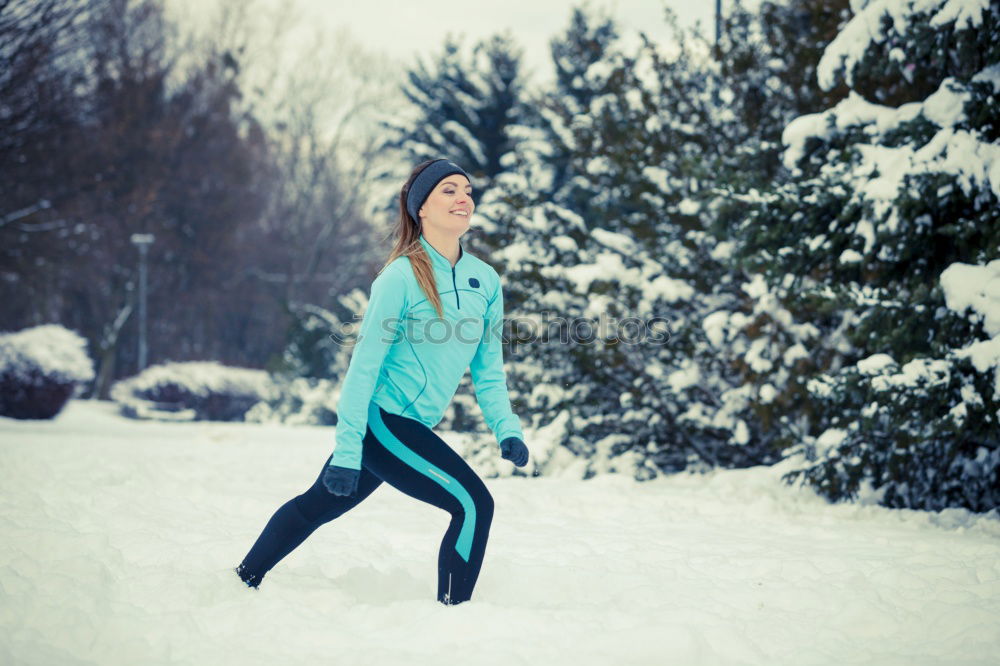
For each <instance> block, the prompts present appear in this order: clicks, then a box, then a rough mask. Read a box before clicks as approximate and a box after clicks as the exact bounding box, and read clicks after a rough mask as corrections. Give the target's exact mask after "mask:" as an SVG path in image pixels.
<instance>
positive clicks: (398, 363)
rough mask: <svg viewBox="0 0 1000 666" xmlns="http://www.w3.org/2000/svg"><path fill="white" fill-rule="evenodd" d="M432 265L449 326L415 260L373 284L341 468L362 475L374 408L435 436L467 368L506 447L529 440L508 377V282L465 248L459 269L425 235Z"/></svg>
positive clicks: (340, 442)
mask: <svg viewBox="0 0 1000 666" xmlns="http://www.w3.org/2000/svg"><path fill="white" fill-rule="evenodd" d="M420 243H421V244H422V245H423V246H424V249H425V250H426V251H427V254H428V255H429V256H430V259H431V265H432V266H433V268H434V278H435V280H436V282H437V290H438V293H439V294H440V296H441V306H442V309H443V310H444V318H443V319H441V318H439V317H438V315H437V312H436V311H435V310H434V306H433V305H432V304H431V302H430V301H428V300H427V297H426V295H425V294H424V292H423V290H422V289H421V288H420V285H419V284H418V283H417V279H416V276H415V275H414V274H413V269H412V267H411V266H410V259H409V257H397V258H396V259H395V260H393V261H392V263H390V264H389V265H388V266H386V267H385V269H384V270H383V271H382V272H381V273H379V275H378V277H376V278H375V280H374V281H373V282H372V287H371V295H370V296H369V299H368V308H367V310H366V311H365V315H364V319H363V320H362V322H361V328H360V330H359V334H358V339H357V342H356V344H355V347H354V351H353V353H352V355H351V362H350V365H349V367H348V369H347V374H346V375H345V377H344V381H343V383H342V385H341V389H340V401H339V402H338V404H337V433H336V440H337V441H336V446H335V448H334V452H333V457H332V458H331V459H330V464H331V465H337V466H339V467H349V468H351V469H361V442H362V439H363V438H364V436H365V429H366V426H367V424H368V407H369V403H370V402H372V401H374V402H375V403H376V404H377V405H379V406H381V407H382V408H383V409H385V411H387V412H389V413H391V414H398V415H400V416H406V417H409V418H412V419H415V420H417V421H419V422H420V423H423V424H424V425H425V426H427V427H428V428H433V427H434V426H435V425H437V424H438V423H439V422H440V421H441V418H442V417H443V416H444V412H445V409H446V408H447V406H448V404H449V403H450V402H451V399H452V397H454V395H455V391H456V390H457V389H458V384H459V382H460V381H461V379H462V377H463V376H464V375H465V371H466V369H468V370H469V371H470V372H471V373H472V384H473V387H474V389H475V393H476V400H477V402H478V403H479V407H480V409H482V412H483V417H484V418H485V419H486V425H488V426H489V428H490V430H491V431H492V432H493V435H494V436H495V437H496V439H497V441H498V442H501V441H503V440H504V439H505V438H507V437H519V438H521V439H522V440H523V439H524V434H523V432H522V431H521V424H520V422H519V421H518V418H517V416H515V415H514V412H513V411H512V410H511V407H510V397H509V395H508V393H507V376H506V373H505V372H504V368H503V348H502V344H501V343H502V332H503V291H502V289H501V287H500V276H499V275H497V272H496V271H495V270H493V268H492V267H491V266H490V265H489V264H487V263H486V262H484V261H482V260H481V259H479V258H477V257H474V256H472V255H471V254H469V253H467V252H465V250H464V248H462V246H461V243H460V244H459V252H460V254H459V258H458V261H457V262H456V263H455V265H454V266H452V265H451V262H450V261H448V259H447V258H446V257H445V256H444V255H442V254H441V253H440V252H438V251H437V250H436V249H434V246H432V245H431V244H430V243H428V242H427V240H426V239H425V238H424V237H423V235H421V236H420Z"/></svg>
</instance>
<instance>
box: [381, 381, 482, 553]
mask: <svg viewBox="0 0 1000 666" xmlns="http://www.w3.org/2000/svg"><path fill="white" fill-rule="evenodd" d="M378 409H379V407H378V405H377V404H375V401H374V400H373V401H371V403H369V405H368V427H369V428H371V429H372V433H374V435H375V436H376V437H377V438H378V441H380V442H382V445H383V446H384V447H385V448H387V449H389V451H391V452H392V453H393V454H394V455H395V456H396V457H397V458H399V459H400V460H402V461H403V462H405V463H406V464H407V465H409V466H410V467H412V468H413V469H415V470H417V471H418V472H420V473H421V474H424V475H425V476H427V477H429V478H431V479H433V480H434V481H436V482H437V483H438V485H440V486H441V487H442V488H444V489H445V490H447V491H448V492H449V493H451V494H452V495H454V496H455V498H456V499H457V500H458V501H459V503H460V504H461V505H462V508H463V509H465V519H464V520H463V521H462V529H461V530H460V531H459V533H458V541H457V542H456V543H455V550H457V551H458V554H459V555H461V556H462V559H463V560H465V561H466V562H468V561H469V553H470V552H471V551H472V535H473V534H474V533H475V525H476V504H475V502H473V501H472V495H470V494H469V491H468V490H466V489H465V487H464V486H462V484H461V483H459V482H458V480H457V479H455V478H453V477H452V476H451V475H450V474H448V473H447V472H445V471H444V470H442V469H441V468H439V467H437V466H435V465H432V464H431V463H430V461H428V460H425V459H423V458H422V457H420V455H419V454H417V453H416V452H414V451H413V450H412V449H410V448H408V447H407V446H406V445H405V444H403V443H402V442H401V441H399V438H398V437H396V436H395V435H394V434H392V431H391V430H389V428H388V427H387V426H386V425H385V423H384V422H383V421H382V415H381V414H380V413H379V411H378Z"/></svg>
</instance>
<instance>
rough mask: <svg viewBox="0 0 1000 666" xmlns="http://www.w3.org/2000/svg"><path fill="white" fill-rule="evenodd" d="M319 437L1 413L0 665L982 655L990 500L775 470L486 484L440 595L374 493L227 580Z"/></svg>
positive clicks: (873, 659) (429, 569)
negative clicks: (479, 522) (954, 503)
mask: <svg viewBox="0 0 1000 666" xmlns="http://www.w3.org/2000/svg"><path fill="white" fill-rule="evenodd" d="M333 433H334V430H333V429H332V428H322V427H314V426H278V425H261V424H247V423H209V422H195V423H156V422H142V421H130V420H127V419H124V418H122V417H119V416H117V414H116V413H115V406H114V405H112V404H111V403H107V402H93V401H75V400H74V401H71V402H70V403H69V405H68V406H67V408H66V409H65V410H64V411H63V412H62V413H61V414H60V415H59V416H58V417H57V418H56V419H54V420H53V421H41V422H21V421H14V420H11V419H0V441H2V449H0V451H2V452H3V456H4V458H3V464H2V465H0V469H2V472H0V474H2V484H3V488H4V494H3V503H2V505H0V554H2V555H0V567H2V571H3V575H2V576H0V584H2V586H3V597H4V604H3V606H2V609H3V610H2V612H0V626H2V629H0V661H3V662H4V663H12V664H14V663H16V664H26V663H38V664H51V663H60V664H86V663H100V664H119V663H120V664H130V663H137V662H138V663H143V664H167V663H170V664H175V663H192V664H193V663H239V664H247V665H250V664H274V663H308V662H311V661H313V660H320V661H328V660H330V659H331V658H334V656H335V657H336V659H335V660H336V661H337V662H338V663H340V662H344V663H351V662H358V661H361V660H375V661H377V662H379V663H400V662H403V661H406V663H409V664H413V665H415V666H419V665H420V664H437V663H441V661H442V660H445V661H448V662H454V663H462V664H470V665H476V664H504V665H505V666H506V665H507V664H511V663H555V664H561V663H567V664H574V666H580V665H583V664H601V665H604V664H609V663H614V664H661V663H680V664H685V665H691V666H696V665H698V664H720V663H729V664H736V663H738V664H768V665H770V664H776V663H784V664H787V663H794V664H797V665H808V664H823V665H826V664H831V663H878V664H882V665H886V664H907V665H920V664H941V663H948V664H990V663H996V661H995V655H996V654H997V651H998V650H1000V631H998V626H1000V624H998V622H997V619H998V617H1000V521H998V520H997V516H996V515H992V514H991V515H987V516H982V515H976V514H971V513H969V512H967V511H965V510H961V509H949V510H947V511H942V512H940V513H931V512H918V511H908V510H890V509H885V508H883V507H879V506H877V505H875V504H873V503H871V502H870V501H863V502H859V503H857V504H840V505H829V504H827V503H826V502H825V501H824V500H822V499H820V498H818V497H817V496H816V495H815V494H814V493H812V492H811V491H809V490H807V489H802V488H789V487H786V486H784V485H783V484H780V483H779V482H778V480H777V477H778V476H779V474H780V473H781V472H782V471H784V470H783V468H782V467H781V466H778V467H774V468H766V467H758V468H751V469H746V470H729V471H716V472H713V473H710V474H707V475H704V476H699V475H678V476H674V477H670V478H666V479H664V478H660V479H656V480H654V481H650V482H646V483H637V482H635V481H632V480H631V479H629V478H626V477H624V476H621V475H617V474H608V475H601V476H598V477H595V478H593V479H591V480H589V481H585V482H584V481H580V480H578V479H576V478H574V477H573V476H572V474H570V473H568V472H567V473H566V474H564V475H562V476H555V477H552V478H547V477H543V478H536V479H525V478H510V477H508V478H491V479H486V482H487V486H488V487H489V488H490V491H491V493H492V494H493V496H494V498H495V499H496V514H495V517H494V522H493V527H492V530H491V535H490V542H489V546H488V548H487V554H486V560H485V562H484V564H483V570H482V573H481V575H480V578H479V583H478V585H477V587H476V591H475V593H474V595H473V598H472V601H470V602H467V603H464V604H460V605H458V606H453V607H445V606H442V605H441V604H439V603H438V602H437V601H436V600H435V599H434V591H435V589H436V581H435V576H436V561H437V547H438V544H439V542H440V538H441V536H442V534H443V532H444V530H445V527H446V525H447V522H448V518H447V515H446V514H444V513H443V512H440V511H439V510H437V509H435V508H433V507H429V506H427V505H424V504H421V503H419V502H416V501H414V500H412V499H411V498H409V497H408V496H406V495H404V494H402V493H399V492H397V491H395V490H394V489H392V488H391V487H388V486H383V487H382V488H380V489H379V490H378V491H376V493H375V494H374V495H373V496H372V497H371V498H369V499H368V500H366V501H365V503H364V504H362V505H361V506H359V507H358V508H356V509H354V510H353V511H351V512H350V513H348V514H345V515H344V516H343V517H341V518H339V519H338V520H337V521H335V522H334V523H331V524H328V525H324V526H323V527H321V528H320V529H319V530H317V532H315V533H314V534H313V535H312V536H310V537H309V538H308V539H307V540H306V542H305V543H303V544H302V545H301V546H299V548H298V549H296V550H295V551H293V552H292V553H291V554H290V555H289V556H288V557H287V558H286V559H285V560H283V561H282V562H281V563H279V564H278V566H277V567H276V568H275V569H274V570H273V571H272V572H271V573H270V574H269V575H268V577H267V578H266V579H265V580H264V582H263V584H262V585H261V587H260V589H259V590H257V591H255V590H251V589H249V588H246V587H245V586H244V585H243V584H242V583H241V582H239V580H238V579H237V578H236V576H235V574H234V573H233V572H232V570H231V569H232V567H234V566H235V565H236V564H237V563H238V562H239V561H240V559H242V557H243V555H244V554H245V552H246V551H247V550H248V549H249V547H250V545H251V544H252V543H253V540H254V539H255V538H256V537H257V534H258V533H259V530H260V529H261V528H262V527H263V525H264V523H265V522H266V521H267V519H268V518H269V517H270V515H271V514H272V512H273V511H274V510H275V509H276V508H277V507H278V506H279V505H280V504H281V503H283V502H285V501H286V500H288V499H289V498H291V497H292V496H294V495H296V494H298V493H300V492H302V491H303V490H305V488H306V487H308V485H309V484H310V483H312V481H313V480H314V479H315V476H316V474H317V472H318V469H319V467H320V466H321V465H322V463H323V461H324V460H325V458H326V456H327V455H328V453H329V450H330V446H331V445H332V442H333V441H334V440H333ZM532 434H533V435H535V436H538V435H537V434H536V433H532ZM443 436H444V437H445V439H446V440H447V441H452V440H453V439H459V438H458V437H457V436H455V437H454V438H453V437H452V434H450V433H443ZM532 439H533V438H532V437H531V436H529V446H531V445H532ZM828 439H829V438H828ZM541 446H544V444H542V445H541ZM563 451H564V450H563ZM504 464H507V463H504ZM529 465H530V463H529ZM567 469H569V468H567ZM994 514H995V512H994Z"/></svg>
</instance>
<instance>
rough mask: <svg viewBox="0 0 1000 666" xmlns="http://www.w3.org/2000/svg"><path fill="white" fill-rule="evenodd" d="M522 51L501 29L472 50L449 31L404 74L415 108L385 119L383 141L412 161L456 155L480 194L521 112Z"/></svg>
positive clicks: (508, 147)
mask: <svg viewBox="0 0 1000 666" xmlns="http://www.w3.org/2000/svg"><path fill="white" fill-rule="evenodd" d="M521 57H522V55H521V50H520V48H518V47H517V46H516V44H515V43H514V41H513V38H512V37H511V36H510V35H509V34H506V33H504V34H497V35H494V36H492V37H490V38H488V39H485V40H483V41H481V42H478V43H477V44H476V45H475V46H474V47H473V49H472V52H471V54H470V55H466V54H465V52H464V49H463V48H462V41H461V39H457V38H454V37H452V36H449V37H448V39H447V40H446V41H445V44H444V48H443V52H442V53H441V54H440V55H438V56H437V57H436V59H435V60H433V61H432V62H431V63H430V64H426V63H424V62H423V61H419V62H418V63H417V64H416V65H415V66H414V68H413V69H412V70H410V71H409V72H407V75H406V79H407V80H406V83H405V84H404V86H403V93H404V95H405V96H406V98H407V99H408V100H409V101H410V102H411V104H412V109H410V111H409V112H407V113H405V114H402V117H401V118H398V119H397V118H393V119H388V120H386V121H385V122H384V123H383V124H384V126H385V129H386V130H387V135H388V137H389V138H388V139H386V141H385V142H384V145H383V147H384V148H385V149H387V150H399V151H401V153H402V160H403V162H404V163H409V164H416V163H418V162H422V161H424V160H427V159H436V158H439V157H448V158H450V159H452V160H454V161H455V162H457V163H458V164H460V165H462V168H464V169H465V170H466V171H467V172H468V173H469V175H471V176H472V177H473V179H474V183H473V185H474V186H475V188H476V191H477V196H480V195H481V194H482V193H483V192H485V191H486V190H488V189H489V187H490V186H491V184H492V182H493V179H494V178H495V177H496V175H497V174H498V173H499V172H500V171H501V170H502V168H503V167H502V166H501V162H502V160H503V158H504V156H505V155H507V154H508V153H509V152H510V151H511V150H512V148H513V138H512V137H511V136H510V135H509V132H508V127H509V126H510V125H511V124H513V123H517V122H519V121H520V120H521V116H522V115H523V114H524V113H525V109H524V100H523V87H524V82H523V80H522V79H523V77H522V74H521ZM390 205H394V202H390Z"/></svg>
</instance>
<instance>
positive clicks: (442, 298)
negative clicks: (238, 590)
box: [236, 159, 528, 604]
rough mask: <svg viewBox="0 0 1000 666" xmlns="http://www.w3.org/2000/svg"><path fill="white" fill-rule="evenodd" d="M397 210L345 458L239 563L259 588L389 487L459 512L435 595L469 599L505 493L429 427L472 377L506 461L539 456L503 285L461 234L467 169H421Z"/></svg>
mask: <svg viewBox="0 0 1000 666" xmlns="http://www.w3.org/2000/svg"><path fill="white" fill-rule="evenodd" d="M399 208H400V214H399V226H398V228H397V230H396V234H397V238H396V244H395V247H394V248H393V250H392V253H391V254H390V256H389V260H388V261H387V262H386V265H385V266H384V267H383V268H382V270H381V272H380V273H379V275H378V276H377V277H376V278H375V280H374V282H372V287H371V295H370V298H369V301H368V309H367V310H366V312H365V316H364V319H363V321H362V323H361V328H360V331H359V336H358V340H357V343H356V345H355V348H354V352H353V354H352V356H351V363H350V366H349V367H348V370H347V374H346V376H345V378H344V382H343V386H342V388H341V394H340V401H339V403H338V405H337V417H338V420H337V432H336V446H335V447H334V451H333V454H332V455H331V456H330V457H329V458H328V459H327V460H326V462H325V463H324V465H323V469H322V471H320V473H319V476H318V477H317V478H316V481H315V482H314V483H313V484H312V486H311V487H310V488H309V489H308V490H306V491H305V492H304V493H302V494H301V495H298V496H296V497H294V498H292V499H291V500H289V501H288V502H286V503H285V504H283V505H282V506H281V507H280V508H279V509H278V510H277V511H276V512H275V514H274V516H272V517H271V520H270V521H269V522H268V523H267V525H266V526H265V527H264V531H263V532H262V533H261V535H260V536H259V537H258V538H257V541H256V543H255V544H254V545H253V547H252V548H251V549H250V552H249V553H247V556H246V557H245V558H244V559H243V562H242V563H241V564H240V565H239V566H238V567H236V572H237V573H238V574H239V576H240V578H241V579H242V580H243V581H244V582H245V583H246V584H247V585H249V586H251V587H254V588H256V587H257V586H258V585H259V584H260V582H261V580H262V579H263V577H264V575H265V574H266V573H267V572H268V571H270V569H271V568H272V567H273V566H274V565H275V564H277V563H278V562H279V561H280V560H281V559H282V558H283V557H285V556H286V555H287V554H288V553H290V552H291V551H292V550H293V549H294V548H295V547H296V546H298V545H299V544H300V543H302V542H303V541H304V540H305V539H306V537H308V536H309V535H310V534H312V532H313V531H314V530H315V529H316V528H317V527H319V526H320V525H322V524H324V523H327V522H329V521H331V520H333V519H334V518H337V517H338V516H340V515H342V514H343V513H344V512H345V511H348V510H349V509H352V508H353V507H355V506H357V505H358V503H360V502H361V501H362V500H364V499H365V498H366V497H368V496H369V495H371V493H372V491H374V490H375V489H376V488H377V487H378V486H379V485H381V483H382V482H383V481H386V482H388V483H389V484H390V485H392V486H394V487H396V488H397V489H399V490H401V491H402V492H404V493H406V494H407V495H410V496H411V497H415V498H417V499H419V500H422V501H424V502H429V503H431V504H433V505H434V506H437V507H440V508H442V509H444V510H445V511H447V512H448V513H450V514H451V524H450V525H449V526H448V530H447V531H446V532H445V534H444V539H443V540H442V541H441V550H440V552H439V554H438V588H437V599H438V601H440V602H442V603H444V604H457V603H460V602H462V601H467V600H468V599H470V598H471V596H472V589H473V587H475V585H476V579H477V578H478V576H479V569H480V566H481V565H482V562H483V554H484V552H485V549H486V540H487V537H488V536H489V530H490V523H491V521H492V519H493V497H492V496H491V495H490V493H489V491H488V490H487V489H486V485H485V484H484V483H483V481H482V479H480V478H479V477H478V476H477V475H476V473H475V472H474V471H473V470H472V468H470V467H469V465H468V464H466V462H465V461H464V460H463V459H462V457H461V456H459V455H458V454H457V453H455V451H454V450H453V449H451V447H449V446H448V445H447V444H445V442H444V441H443V440H442V439H441V438H440V437H438V436H437V435H436V434H435V433H434V432H433V431H432V430H431V428H433V427H434V426H435V425H437V423H438V422H439V421H440V420H441V417H442V416H443V415H444V411H445V408H446V407H447V406H448V403H449V402H450V401H451V399H452V397H453V396H454V395H455V391H456V389H457V388H458V384H459V381H460V380H461V379H462V376H463V375H464V374H465V371H466V369H469V370H470V371H471V374H472V382H473V386H474V388H475V392H476V399H477V401H478V402H479V406H480V407H481V408H482V411H483V416H484V417H485V419H486V423H487V425H488V426H489V428H490V430H492V432H493V434H494V436H495V437H496V439H497V441H498V442H499V443H500V451H501V455H502V456H503V457H504V458H506V459H507V460H510V461H512V462H513V463H514V464H515V465H517V466H519V467H521V466H523V465H524V464H525V463H527V461H528V449H527V447H526V446H525V445H524V441H523V440H524V434H523V433H522V431H521V426H520V423H519V422H518V419H517V417H516V416H515V415H514V413H513V411H512V410H511V407H510V398H509V396H508V393H507V377H506V374H505V373H504V368H503V353H502V347H501V333H502V326H503V292H502V290H501V287H500V278H499V276H498V275H497V273H496V271H494V270H493V268H491V267H490V266H489V264H487V263H485V262H483V261H482V260H480V259H478V258H477V257H474V256H472V255H470V254H468V253H467V252H465V250H464V248H463V247H462V244H461V242H460V240H459V239H460V238H461V236H462V234H464V233H465V232H466V231H468V229H469V220H470V218H471V217H472V212H473V210H474V208H475V204H474V203H473V201H472V186H471V185H470V182H469V177H468V174H466V173H465V171H463V170H462V169H461V168H460V167H459V166H458V165H456V164H455V163H454V162H451V161H449V160H444V159H439V160H432V161H429V162H424V163H422V164H419V165H418V166H417V167H416V168H415V169H414V170H413V173H411V174H410V177H409V179H408V180H407V181H406V184H405V185H403V189H402V190H401V191H400V194H399Z"/></svg>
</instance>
